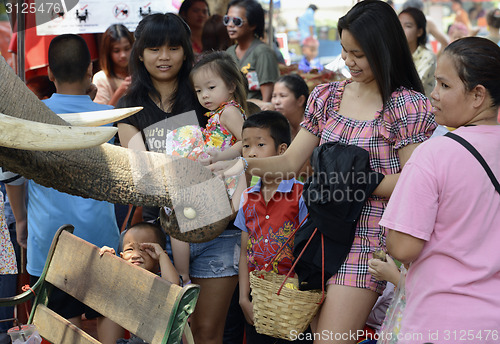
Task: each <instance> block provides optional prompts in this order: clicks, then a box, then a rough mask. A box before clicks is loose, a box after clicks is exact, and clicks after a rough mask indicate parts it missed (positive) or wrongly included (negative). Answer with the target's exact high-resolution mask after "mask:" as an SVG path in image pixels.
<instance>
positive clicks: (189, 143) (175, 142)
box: [166, 100, 245, 196]
mask: <svg viewBox="0 0 500 344" xmlns="http://www.w3.org/2000/svg"><path fill="white" fill-rule="evenodd" d="M226 106H235V107H236V108H238V109H239V110H240V112H241V116H242V117H243V119H245V111H244V110H243V108H242V107H241V105H240V104H238V103H237V102H235V101H234V100H231V101H229V102H225V103H222V104H221V105H220V106H219V107H218V108H217V109H216V110H214V111H209V112H207V113H205V116H207V117H209V120H208V124H207V126H206V127H205V128H201V127H199V126H197V125H186V126H183V127H180V128H178V129H175V130H173V131H171V132H170V133H168V134H167V138H166V140H167V144H166V147H167V149H166V153H167V154H170V155H174V156H180V157H183V158H188V159H191V160H198V159H199V158H206V157H208V155H207V153H205V152H206V151H207V150H208V149H213V148H216V149H220V150H221V151H224V150H226V149H228V148H229V147H231V146H232V145H234V144H235V143H236V141H237V139H236V137H235V136H234V135H233V134H231V133H230V132H229V131H228V130H227V129H226V128H224V127H223V126H222V124H221V123H220V116H221V114H222V112H223V111H224V109H225V108H226ZM236 181H237V179H236V178H226V184H227V188H228V193H229V195H230V196H231V195H232V194H233V192H234V190H235V189H236Z"/></svg>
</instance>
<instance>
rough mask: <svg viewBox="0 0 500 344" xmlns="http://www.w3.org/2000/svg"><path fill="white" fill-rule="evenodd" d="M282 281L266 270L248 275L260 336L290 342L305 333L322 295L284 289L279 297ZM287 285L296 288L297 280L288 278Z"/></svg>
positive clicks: (256, 324) (314, 292) (256, 327)
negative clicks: (293, 336)
mask: <svg viewBox="0 0 500 344" xmlns="http://www.w3.org/2000/svg"><path fill="white" fill-rule="evenodd" d="M285 278H286V276H284V275H278V274H276V273H273V272H267V271H252V272H251V273H250V287H251V293H252V304H253V315H254V324H255V329H256V330H257V332H258V333H260V334H265V335H268V336H271V337H275V338H281V339H286V340H292V339H295V338H292V335H297V334H299V333H302V332H304V331H305V330H306V329H307V326H309V324H310V323H311V321H312V319H313V318H314V316H315V315H316V313H317V311H318V309H319V306H320V302H321V300H322V292H321V290H319V291H301V290H298V288H297V289H290V288H287V287H283V288H282V289H281V292H280V294H279V295H278V294H277V293H278V290H279V288H280V286H281V284H282V283H283V281H284V280H285ZM288 283H292V284H294V285H295V286H296V287H298V284H299V281H298V279H297V278H295V277H289V278H288V279H287V281H286V284H288ZM292 331H294V332H292Z"/></svg>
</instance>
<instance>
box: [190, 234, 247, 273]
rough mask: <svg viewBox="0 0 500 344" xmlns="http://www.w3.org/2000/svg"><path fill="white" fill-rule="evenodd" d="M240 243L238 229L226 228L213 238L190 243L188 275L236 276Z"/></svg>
mask: <svg viewBox="0 0 500 344" xmlns="http://www.w3.org/2000/svg"><path fill="white" fill-rule="evenodd" d="M233 228H234V227H233ZM240 245H241V230H239V229H226V230H225V231H224V232H222V234H221V235H219V236H218V237H217V238H215V239H213V240H210V241H208V242H204V243H192V244H190V245H189V247H190V254H191V257H190V264H189V275H190V276H191V277H194V278H218V277H229V276H237V275H238V264H239V260H240Z"/></svg>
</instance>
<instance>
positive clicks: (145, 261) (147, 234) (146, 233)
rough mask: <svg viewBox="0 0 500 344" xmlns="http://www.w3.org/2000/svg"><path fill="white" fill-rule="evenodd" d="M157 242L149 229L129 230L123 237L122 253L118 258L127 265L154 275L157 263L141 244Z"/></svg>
mask: <svg viewBox="0 0 500 344" xmlns="http://www.w3.org/2000/svg"><path fill="white" fill-rule="evenodd" d="M157 241H158V240H157V238H156V235H155V233H154V231H153V230H151V229H149V228H140V227H139V228H132V229H129V230H128V231H127V233H125V236H124V237H123V251H122V252H121V253H120V257H122V258H123V259H124V260H126V261H127V262H129V263H132V264H134V265H137V266H140V267H141V268H143V269H146V270H148V271H151V272H154V273H156V272H157V270H158V261H156V260H155V259H153V258H152V257H151V256H150V255H149V253H148V252H147V251H146V250H145V249H144V248H143V247H142V246H141V244H142V243H148V242H153V243H154V242H157Z"/></svg>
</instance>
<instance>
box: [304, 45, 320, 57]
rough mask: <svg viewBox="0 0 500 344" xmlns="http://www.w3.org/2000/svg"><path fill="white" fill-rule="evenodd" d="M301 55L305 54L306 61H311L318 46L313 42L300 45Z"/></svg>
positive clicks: (316, 52) (316, 54)
mask: <svg viewBox="0 0 500 344" xmlns="http://www.w3.org/2000/svg"><path fill="white" fill-rule="evenodd" d="M302 55H304V56H305V58H306V59H307V61H311V60H313V59H314V58H316V56H318V47H317V46H315V45H313V44H307V45H303V46H302Z"/></svg>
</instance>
